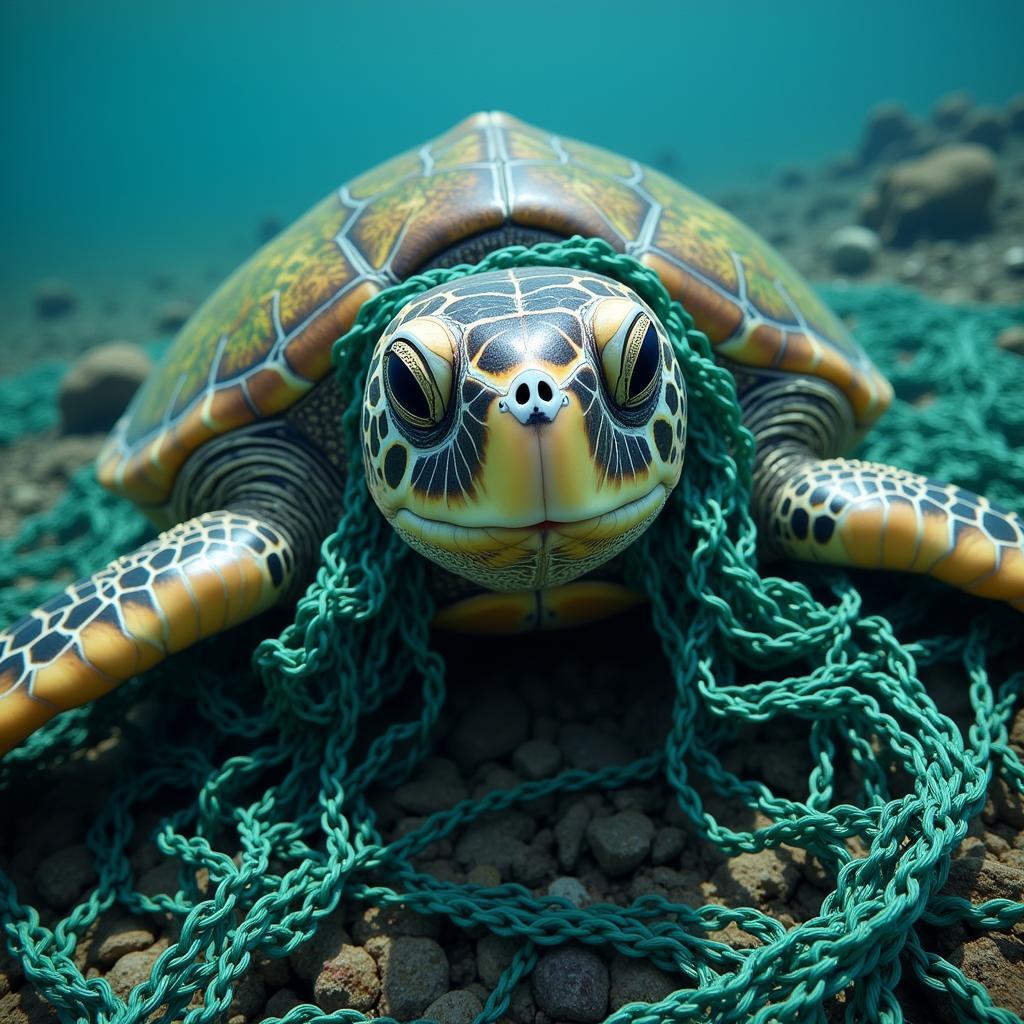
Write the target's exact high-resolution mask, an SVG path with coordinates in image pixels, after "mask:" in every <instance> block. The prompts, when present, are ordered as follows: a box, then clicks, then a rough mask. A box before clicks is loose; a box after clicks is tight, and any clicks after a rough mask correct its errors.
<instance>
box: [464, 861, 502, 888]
mask: <svg viewBox="0 0 1024 1024" xmlns="http://www.w3.org/2000/svg"><path fill="white" fill-rule="evenodd" d="M466 881H467V882H469V884H470V885H479V886H482V887H483V888H484V889H493V888H494V887H495V886H496V885H501V872H500V871H499V870H498V869H497V868H496V867H495V866H494V865H493V864H477V865H476V866H475V867H473V868H471V869H470V870H469V871H467V872H466Z"/></svg>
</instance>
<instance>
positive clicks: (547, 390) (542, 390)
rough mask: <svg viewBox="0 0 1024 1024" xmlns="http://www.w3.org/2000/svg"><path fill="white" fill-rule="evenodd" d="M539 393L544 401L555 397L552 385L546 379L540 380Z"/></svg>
mask: <svg viewBox="0 0 1024 1024" xmlns="http://www.w3.org/2000/svg"><path fill="white" fill-rule="evenodd" d="M537 394H538V395H540V400H541V401H542V402H550V401H551V399H552V398H554V397H555V393H554V392H553V391H552V390H551V385H550V384H549V383H548V382H547V381H546V380H542V381H540V383H539V384H538V385H537Z"/></svg>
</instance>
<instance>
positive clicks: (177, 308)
mask: <svg viewBox="0 0 1024 1024" xmlns="http://www.w3.org/2000/svg"><path fill="white" fill-rule="evenodd" d="M194 312H195V306H193V305H192V303H191V302H185V301H184V300H182V299H175V300H173V301H171V302H165V303H164V304H163V305H162V306H161V307H160V308H159V309H158V310H157V311H156V323H155V326H156V329H157V331H158V332H159V333H160V334H177V332H178V331H180V330H181V329H182V327H184V326H185V324H186V323H187V322H188V319H189V317H190V316H192V314H193V313H194Z"/></svg>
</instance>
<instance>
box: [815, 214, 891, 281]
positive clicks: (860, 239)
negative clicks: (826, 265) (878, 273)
mask: <svg viewBox="0 0 1024 1024" xmlns="http://www.w3.org/2000/svg"><path fill="white" fill-rule="evenodd" d="M825 248H826V251H827V252H828V255H829V259H830V260H831V263H832V269H833V270H834V271H836V273H839V274H862V273H864V271H866V270H870V269H871V268H872V267H873V266H874V264H875V260H876V259H877V257H878V250H879V249H880V248H881V242H880V241H879V238H878V235H877V234H875V232H874V231H872V230H871V229H870V228H865V227H861V226H860V225H859V224H847V225H846V226H845V227H841V228H839V229H837V230H836V231H834V232H833V233H832V234H831V235H830V236H829V239H828V241H827V242H826V243H825Z"/></svg>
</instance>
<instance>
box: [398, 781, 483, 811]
mask: <svg viewBox="0 0 1024 1024" xmlns="http://www.w3.org/2000/svg"><path fill="white" fill-rule="evenodd" d="M393 795H394V799H395V803H396V804H398V806H399V807H400V808H401V809H402V810H403V811H407V812H408V813H409V814H419V815H430V814H436V813H437V812H438V811H447V810H450V809H451V808H452V807H454V806H455V805H456V804H457V803H460V802H461V801H463V800H465V799H467V798H468V796H469V791H468V790H467V789H466V787H465V785H463V783H462V781H461V780H455V781H454V782H453V781H451V780H449V779H445V778H441V777H440V776H436V775H434V776H429V777H428V778H425V779H414V780H413V781H411V782H406V783H404V784H403V785H401V786H399V787H398V788H397V789H396V790H395V792H394V794H393Z"/></svg>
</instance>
